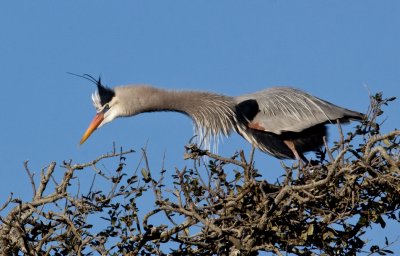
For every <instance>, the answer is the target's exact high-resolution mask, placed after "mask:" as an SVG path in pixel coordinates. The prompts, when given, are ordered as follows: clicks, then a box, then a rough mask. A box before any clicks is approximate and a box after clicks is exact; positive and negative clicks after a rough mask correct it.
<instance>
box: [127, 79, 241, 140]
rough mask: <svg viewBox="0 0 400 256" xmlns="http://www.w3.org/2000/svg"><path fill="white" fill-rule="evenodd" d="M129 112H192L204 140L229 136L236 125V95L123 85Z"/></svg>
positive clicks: (130, 113)
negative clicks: (233, 96) (234, 96)
mask: <svg viewBox="0 0 400 256" xmlns="http://www.w3.org/2000/svg"><path fill="white" fill-rule="evenodd" d="M123 88H124V90H126V92H125V93H124V98H126V105H127V106H128V107H127V113H126V114H127V115H135V114H139V113H142V112H154V111H177V112H181V113H184V114H187V115H189V116H190V117H191V118H192V119H193V121H194V123H195V126H196V131H197V132H198V135H199V136H200V137H201V139H208V140H209V139H211V138H210V137H214V138H215V137H218V136H219V135H225V136H227V135H229V133H230V131H231V130H232V129H233V128H234V124H235V118H236V117H235V111H234V109H235V103H234V101H233V98H231V97H227V96H223V95H219V94H213V93H208V92H194V91H166V90H161V89H157V88H153V87H145V86H140V87H133V86H131V87H123Z"/></svg>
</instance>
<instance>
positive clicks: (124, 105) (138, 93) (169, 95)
mask: <svg viewBox="0 0 400 256" xmlns="http://www.w3.org/2000/svg"><path fill="white" fill-rule="evenodd" d="M96 82H97V85H98V92H97V93H96V94H94V95H93V97H92V98H93V103H94V105H95V107H96V109H97V112H98V114H97V116H96V118H97V119H96V118H95V120H94V121H93V122H92V125H91V126H90V127H89V128H88V131H87V132H86V133H85V135H84V136H83V138H82V140H81V143H83V142H84V141H85V140H86V139H87V138H88V137H89V136H90V134H91V133H92V132H93V131H94V130H95V129H96V128H97V127H100V126H102V125H103V124H105V123H108V122H110V121H112V120H113V119H115V118H116V117H124V116H134V115H137V114H139V113H144V112H154V111H177V112H181V113H184V114H186V115H188V116H190V117H191V118H192V119H193V122H194V124H195V127H196V130H197V132H198V133H199V134H198V135H200V137H201V138H205V139H207V138H208V139H209V138H211V137H218V136H220V135H223V136H228V135H229V134H230V133H231V131H236V132H238V133H239V134H240V135H242V136H243V137H244V138H245V139H246V140H247V141H249V142H250V143H251V144H253V145H254V146H256V147H258V148H259V149H260V150H262V151H264V152H266V153H269V154H271V155H272V156H274V157H277V158H280V159H282V158H297V159H300V158H302V159H305V158H304V156H303V154H304V153H305V152H308V151H315V150H317V149H318V148H319V147H321V145H322V144H323V137H324V136H326V135H327V131H326V127H325V125H326V124H328V123H335V122H336V120H339V121H341V122H348V121H350V120H359V119H362V118H363V114H361V113H359V112H355V111H351V110H348V109H345V108H342V107H338V106H336V105H334V104H332V103H329V102H327V101H324V100H321V99H319V98H316V97H314V96H312V95H309V94H307V93H305V92H303V91H300V90H297V89H294V88H289V87H273V88H269V89H266V90H263V91H260V92H256V93H253V94H247V95H243V96H238V97H230V96H224V95H220V94H214V93H208V92H195V91H168V90H163V89H158V88H154V87H150V86H121V87H115V88H114V89H109V88H106V87H104V86H102V85H101V83H100V81H96ZM99 116H100V117H99Z"/></svg>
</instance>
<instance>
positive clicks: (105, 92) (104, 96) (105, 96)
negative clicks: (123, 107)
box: [67, 72, 115, 106]
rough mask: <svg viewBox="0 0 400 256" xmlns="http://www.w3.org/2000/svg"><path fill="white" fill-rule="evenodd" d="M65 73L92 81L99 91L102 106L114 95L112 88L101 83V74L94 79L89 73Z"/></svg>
mask: <svg viewBox="0 0 400 256" xmlns="http://www.w3.org/2000/svg"><path fill="white" fill-rule="evenodd" d="M67 73H68V74H70V75H74V76H77V77H81V78H84V79H86V80H89V81H90V82H92V83H94V84H95V85H96V86H97V91H98V92H99V97H100V104H101V105H102V106H104V104H106V103H108V102H110V101H111V100H112V98H113V97H114V96H115V92H114V90H113V89H111V88H109V87H107V86H105V85H103V84H102V83H101V76H99V79H96V78H94V77H93V76H91V75H89V74H83V75H78V74H74V73H71V72H67Z"/></svg>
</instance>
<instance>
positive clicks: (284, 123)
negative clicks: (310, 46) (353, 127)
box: [235, 87, 363, 134]
mask: <svg viewBox="0 0 400 256" xmlns="http://www.w3.org/2000/svg"><path fill="white" fill-rule="evenodd" d="M250 99H252V100H256V101H257V103H258V107H259V112H258V113H257V114H256V115H255V116H254V118H253V119H252V120H248V121H249V122H251V123H256V124H257V125H258V126H259V127H263V128H264V130H265V131H268V132H272V133H275V134H281V133H282V132H285V131H290V132H301V131H303V130H304V129H307V128H310V127H312V126H314V125H317V124H322V123H327V122H333V121H335V120H338V119H339V120H342V121H345V122H348V121H349V120H351V119H362V117H363V114H361V113H359V112H355V111H352V110H348V109H345V108H342V107H339V106H336V105H334V104H332V103H330V102H327V101H324V100H321V99H319V98H317V97H314V96H312V95H310V94H307V93H305V92H303V91H301V90H298V89H294V88H290V87H272V88H269V89H266V90H263V91H260V92H256V93H253V94H247V95H243V96H239V97H236V98H235V100H236V102H237V103H240V102H243V101H246V100H250Z"/></svg>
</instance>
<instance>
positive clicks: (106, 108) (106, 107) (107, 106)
mask: <svg viewBox="0 0 400 256" xmlns="http://www.w3.org/2000/svg"><path fill="white" fill-rule="evenodd" d="M103 109H104V110H105V111H107V110H109V109H110V105H109V104H108V103H106V104H105V105H104V108H103Z"/></svg>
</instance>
